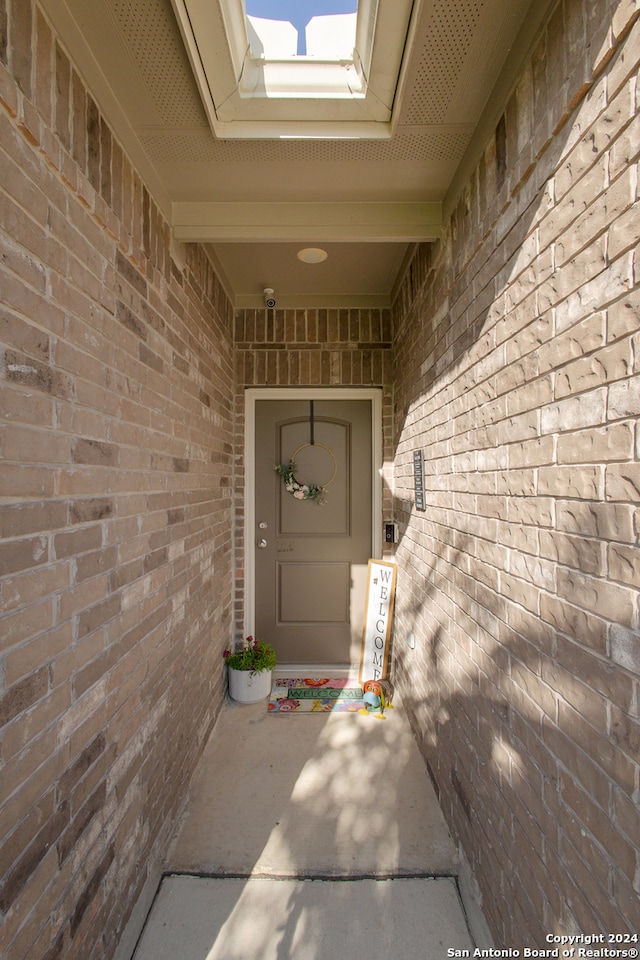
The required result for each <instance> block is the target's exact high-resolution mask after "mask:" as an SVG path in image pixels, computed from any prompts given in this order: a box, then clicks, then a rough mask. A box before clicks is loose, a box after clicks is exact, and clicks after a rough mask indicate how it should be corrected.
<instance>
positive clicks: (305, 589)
mask: <svg viewBox="0 0 640 960" xmlns="http://www.w3.org/2000/svg"><path fill="white" fill-rule="evenodd" d="M371 408H372V405H371V403H370V402H369V401H368V400H315V401H309V400H283V399H274V400H257V401H256V413H255V437H256V440H255V491H256V493H255V531H254V535H255V543H256V550H255V632H256V636H258V637H261V638H264V639H265V640H268V641H269V642H271V643H272V644H273V646H274V647H275V649H276V651H277V653H278V660H279V662H281V663H282V662H284V663H287V662H288V663H301V664H302V663H318V664H329V663H335V664H348V663H351V662H356V661H357V659H358V657H359V654H360V643H361V637H362V618H363V614H364V604H365V592H366V574H367V562H368V559H369V557H370V556H371V550H372V543H371V519H372V499H371V498H372V452H371V436H372V429H371V421H372V409H371ZM290 460H294V461H295V471H294V476H295V481H296V482H297V483H298V484H300V485H307V486H321V487H324V503H322V504H321V505H319V504H318V503H317V502H316V501H315V500H312V499H303V498H302V494H303V493H304V490H302V491H301V490H300V489H298V488H297V487H295V486H293V485H292V484H289V487H290V488H291V489H289V490H287V486H286V484H285V481H284V479H283V478H282V477H281V476H279V475H278V473H277V472H276V470H275V469H274V468H275V466H277V465H280V464H288V463H289V461H290ZM296 493H297V494H298V496H296Z"/></svg>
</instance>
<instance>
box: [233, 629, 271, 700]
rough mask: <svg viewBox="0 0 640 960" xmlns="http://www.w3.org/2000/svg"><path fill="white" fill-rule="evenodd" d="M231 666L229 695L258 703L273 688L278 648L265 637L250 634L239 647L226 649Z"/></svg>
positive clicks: (234, 698)
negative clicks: (261, 638)
mask: <svg viewBox="0 0 640 960" xmlns="http://www.w3.org/2000/svg"><path fill="white" fill-rule="evenodd" d="M223 656H224V659H225V663H226V664H227V668H228V676H229V696H230V697H231V698H232V699H233V700H237V701H239V702H240V703H257V702H258V700H264V698H265V697H268V696H269V694H270V692H271V674H272V672H273V669H274V667H275V665H276V660H277V658H276V652H275V650H274V649H273V647H272V646H270V645H269V644H268V643H265V641H264V640H254V639H253V637H247V638H246V640H243V641H242V646H241V647H238V648H237V649H236V650H233V651H232V650H225V651H224V654H223Z"/></svg>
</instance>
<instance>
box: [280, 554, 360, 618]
mask: <svg viewBox="0 0 640 960" xmlns="http://www.w3.org/2000/svg"><path fill="white" fill-rule="evenodd" d="M350 581H351V565H350V564H349V563H340V562H339V563H314V562H313V561H310V560H307V561H300V562H298V563H290V562H287V563H279V564H278V610H277V614H276V617H277V622H278V623H283V624H284V623H295V624H297V625H299V626H313V624H314V623H316V622H320V623H336V624H337V623H340V624H348V623H349V593H350V589H351V584H350Z"/></svg>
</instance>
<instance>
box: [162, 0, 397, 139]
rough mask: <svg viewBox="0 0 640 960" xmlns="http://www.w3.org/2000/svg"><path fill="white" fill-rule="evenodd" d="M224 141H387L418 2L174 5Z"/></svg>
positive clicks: (177, 1) (206, 0) (176, 0)
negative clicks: (321, 139) (330, 138)
mask: <svg viewBox="0 0 640 960" xmlns="http://www.w3.org/2000/svg"><path fill="white" fill-rule="evenodd" d="M171 2H172V4H173V6H174V9H175V11H176V16H177V18H178V23H179V24H180V28H181V30H182V34H183V37H184V41H185V45H186V48H187V51H188V53H189V56H190V58H191V63H192V66H193V71H194V76H195V78H196V81H197V83H198V86H199V88H200V92H201V95H202V99H203V103H204V106H205V109H206V111H207V114H208V116H209V120H210V123H211V128H212V130H213V132H214V134H215V136H217V137H223V138H229V137H238V138H241V139H248V138H252V137H258V138H274V137H349V138H352V137H368V138H378V137H389V136H390V134H391V121H392V114H393V110H394V104H395V103H396V92H397V88H398V78H399V75H400V70H401V65H402V58H403V54H404V50H405V44H406V39H407V31H408V29H409V21H410V18H411V11H412V8H413V0H171Z"/></svg>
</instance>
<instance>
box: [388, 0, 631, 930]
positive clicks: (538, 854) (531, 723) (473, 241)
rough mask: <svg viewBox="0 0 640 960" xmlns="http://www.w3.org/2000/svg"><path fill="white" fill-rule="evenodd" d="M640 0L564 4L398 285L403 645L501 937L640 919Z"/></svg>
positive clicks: (448, 799) (444, 785)
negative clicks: (447, 209)
mask: <svg viewBox="0 0 640 960" xmlns="http://www.w3.org/2000/svg"><path fill="white" fill-rule="evenodd" d="M637 8H638V4H637V3H635V2H628V0H624V2H618V0H615V2H613V0H611V2H608V0H597V2H587V0H585V2H577V0H564V2H561V3H560V4H559V5H558V6H557V7H556V8H555V11H554V13H553V15H552V17H551V19H550V21H549V22H548V24H547V26H546V28H545V29H544V31H543V32H542V34H541V36H540V37H539V39H538V41H537V42H536V45H535V49H534V50H533V53H532V56H531V58H530V60H529V62H528V64H527V66H526V68H525V69H524V71H523V72H522V74H521V76H520V78H519V81H518V83H517V86H516V88H515V90H514V92H513V94H512V95H511V97H510V99H509V101H508V103H507V104H506V107H505V110H504V113H503V115H502V117H501V118H500V120H499V122H498V123H497V126H496V131H495V136H494V137H492V138H491V140H490V141H489V142H488V143H487V145H486V149H485V150H484V153H483V155H482V157H481V158H480V161H479V163H478V166H477V168H476V170H475V172H474V174H473V175H472V177H471V179H470V180H469V182H468V183H467V185H466V187H465V189H464V190H463V192H462V194H461V196H460V199H459V201H458V202H457V204H456V206H455V209H454V210H453V211H452V213H451V217H450V219H449V221H448V223H447V225H446V229H445V232H444V236H443V238H442V241H441V242H440V243H439V244H438V245H436V246H434V247H433V248H429V247H423V248H420V249H419V250H418V252H417V254H416V256H415V259H414V261H413V263H412V265H411V267H410V270H409V273H408V274H407V277H406V279H405V283H404V287H403V290H402V292H401V295H400V297H399V299H398V302H397V304H396V315H395V320H396V340H395V344H394V362H395V369H396V371H397V375H396V442H397V448H396V461H395V484H396V490H395V493H396V497H397V500H396V508H397V511H398V517H399V519H400V521H401V531H402V542H401V544H400V545H399V547H398V551H397V559H398V564H399V577H398V602H397V622H396V631H395V636H396V648H395V664H396V669H397V671H398V677H399V679H400V680H401V684H402V688H403V691H404V702H405V705H406V706H407V709H409V711H410V713H411V715H412V717H413V720H414V723H415V726H416V730H417V731H418V732H419V738H420V743H421V746H422V749H423V752H424V754H425V756H426V758H427V760H428V763H429V766H430V770H431V772H432V775H433V778H434V781H435V783H436V785H437V789H438V792H439V795H440V797H441V801H442V805H443V808H444V810H445V812H446V816H447V818H448V821H449V823H450V824H451V827H452V829H453V831H454V832H455V835H456V837H457V838H458V840H459V842H460V844H461V847H462V849H463V851H464V854H465V856H466V858H467V859H468V861H469V863H470V864H471V867H472V869H473V872H474V874H475V878H476V880H477V882H478V884H479V887H480V890H481V892H482V895H483V906H484V911H485V914H486V917H487V919H488V921H489V923H490V926H491V929H492V931H493V934H494V936H495V939H496V945H497V946H500V947H522V946H525V945H528V946H530V947H532V946H535V947H540V948H543V947H545V946H547V944H546V943H545V940H544V936H545V934H546V933H569V934H571V933H594V932H598V933H608V932H613V933H625V932H631V931H633V930H634V929H635V930H636V931H637V930H638V929H639V928H640V907H639V904H640V900H639V896H638V894H639V892H640V860H639V851H638V843H639V837H640V830H639V824H640V789H639V787H640V783H639V779H638V756H639V746H640V727H639V724H638V704H639V699H638V692H639V691H638V687H639V675H640V623H639V614H640V608H639V603H638V600H639V593H638V587H639V584H640V553H639V551H638V542H639V541H638V537H639V533H640V511H639V509H638V506H639V501H640V464H639V462H638V458H639V455H640V430H639V423H638V415H639V414H640V359H639V357H640V353H639V348H640V332H639V331H640V323H639V313H640V293H639V291H638V272H639V267H638V250H639V249H640V248H639V247H638V246H637V244H638V239H639V230H638V224H639V223H640V211H639V210H638V202H637V197H638V155H639V152H640V118H639V117H638V115H637V113H638V109H637V108H638V97H639V92H638V88H637V71H638V62H639V60H640V21H639V20H637V19H636V17H637ZM416 449H422V450H423V451H424V461H425V462H424V467H425V475H426V491H427V494H426V499H427V507H426V510H425V511H424V512H420V511H417V510H415V509H414V505H413V476H412V474H413V452H414V450H416ZM409 631H413V633H414V634H415V635H416V649H415V651H411V650H410V649H409V648H408V646H407V645H406V642H405V641H406V636H407V634H408V632H409Z"/></svg>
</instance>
